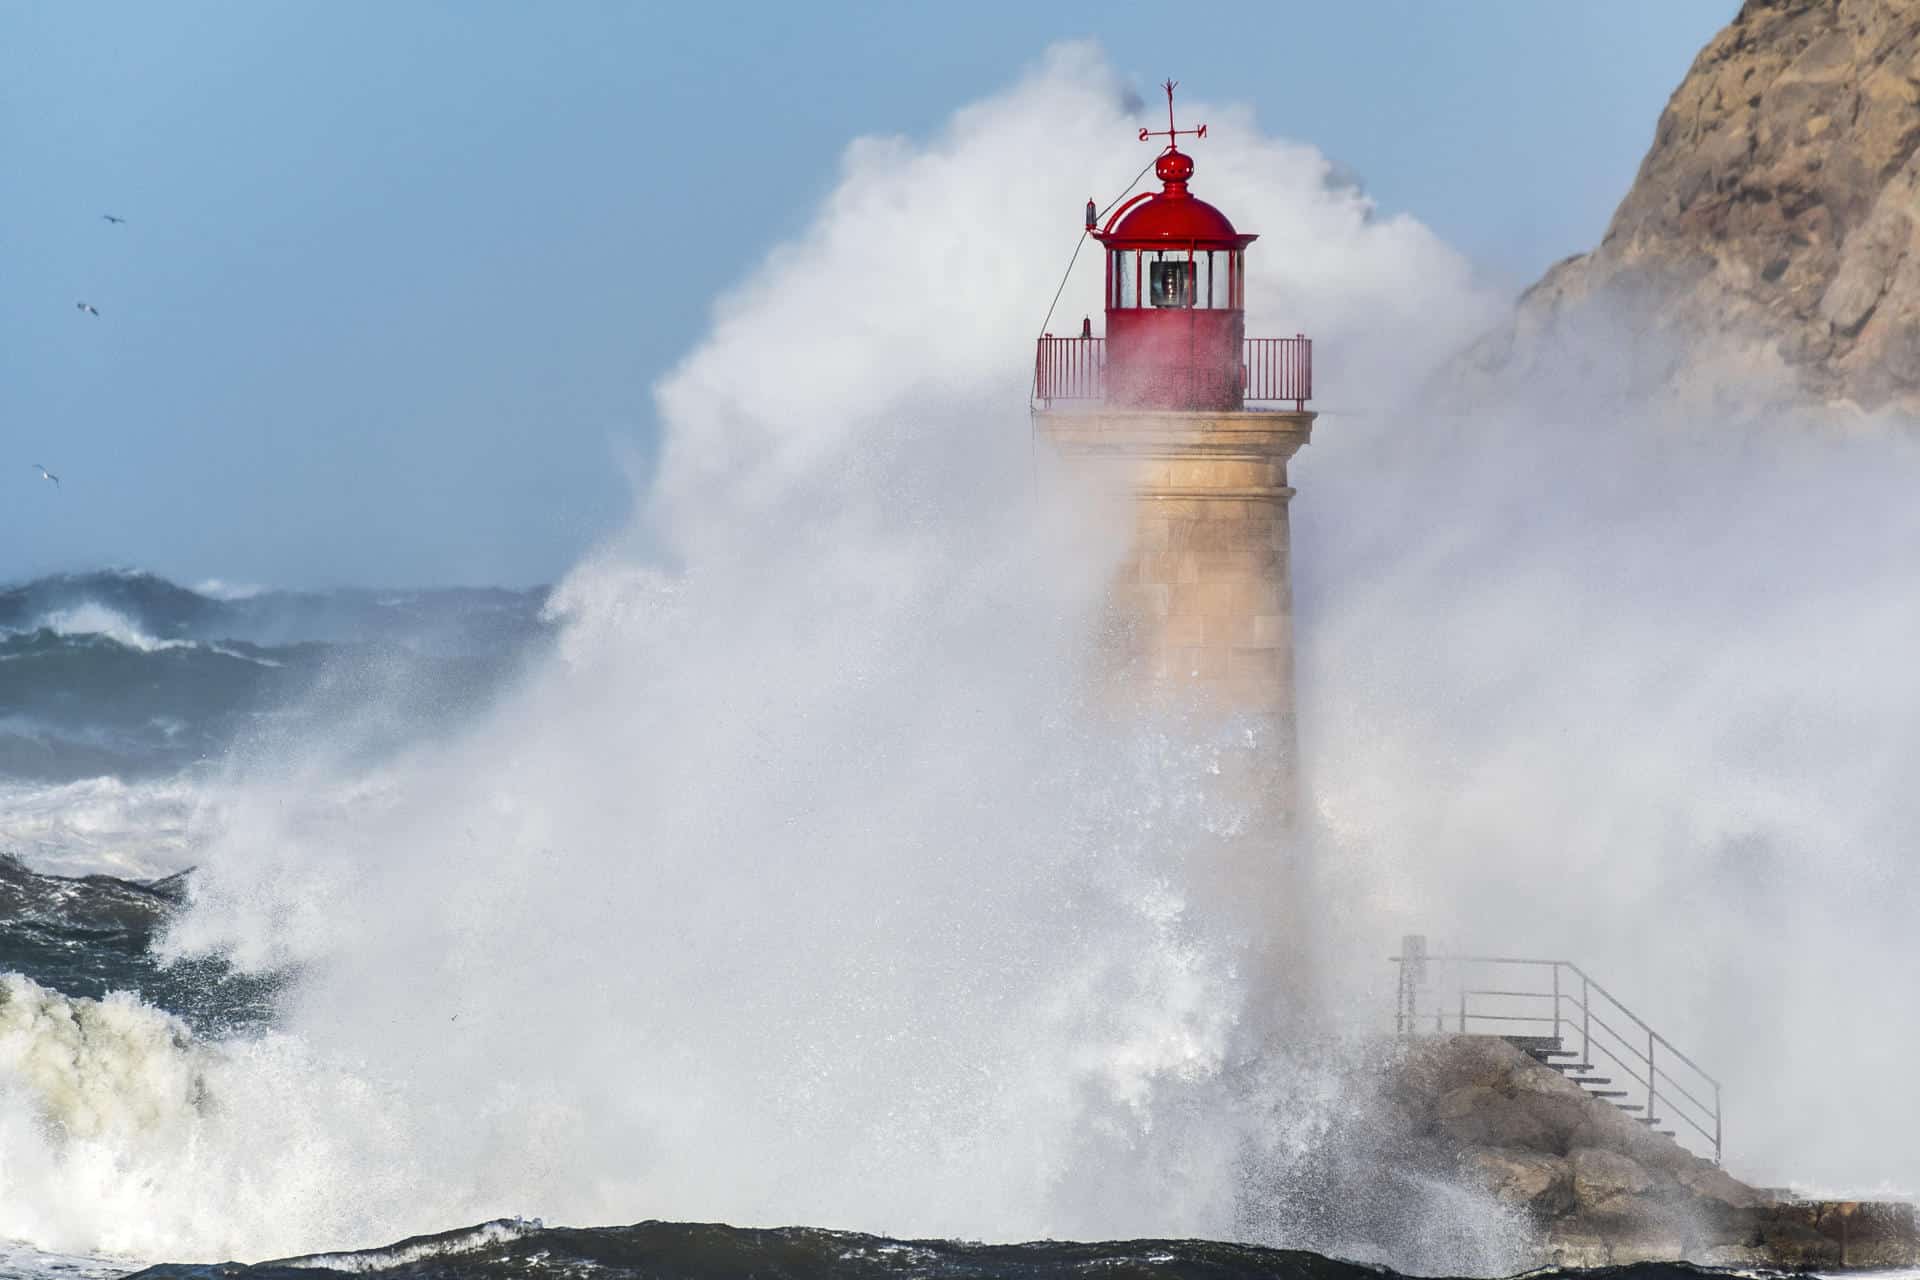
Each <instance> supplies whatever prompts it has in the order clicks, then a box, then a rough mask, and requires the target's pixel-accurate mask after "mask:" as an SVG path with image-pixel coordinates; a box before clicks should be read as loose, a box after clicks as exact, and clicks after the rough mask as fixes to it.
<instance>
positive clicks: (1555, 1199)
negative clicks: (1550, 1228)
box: [1460, 1147, 1573, 1217]
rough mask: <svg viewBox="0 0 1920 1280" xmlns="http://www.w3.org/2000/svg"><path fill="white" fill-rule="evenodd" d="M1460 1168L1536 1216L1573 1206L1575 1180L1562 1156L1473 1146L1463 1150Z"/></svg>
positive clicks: (1559, 1211) (1497, 1197) (1502, 1199)
mask: <svg viewBox="0 0 1920 1280" xmlns="http://www.w3.org/2000/svg"><path fill="white" fill-rule="evenodd" d="M1460 1171H1461V1172H1462V1173H1463V1174H1464V1175H1466V1176H1467V1177H1468V1178H1469V1179H1470V1180H1472V1181H1473V1182H1475V1183H1477V1184H1478V1185H1480V1186H1482V1187H1484V1188H1486V1190H1488V1191H1490V1192H1492V1193H1493V1196H1494V1198H1495V1199H1497V1200H1500V1201H1502V1202H1504V1203H1506V1204H1510V1205H1514V1206H1516V1207H1519V1208H1523V1209H1526V1210H1527V1211H1528V1212H1529V1213H1532V1214H1533V1215H1534V1216H1535V1217H1548V1216H1552V1215H1554V1214H1559V1213H1564V1212H1566V1210H1568V1209H1570V1208H1572V1207H1573V1179H1572V1176H1571V1172H1570V1171H1569V1169H1568V1167H1567V1162H1566V1161H1565V1160H1564V1159H1562V1158H1560V1157H1559V1156H1549V1155H1539V1154H1536V1153H1533V1152H1528V1151H1503V1150H1499V1149H1496V1148H1492V1147H1472V1148H1469V1149H1467V1150H1465V1151H1462V1152H1461V1153H1460Z"/></svg>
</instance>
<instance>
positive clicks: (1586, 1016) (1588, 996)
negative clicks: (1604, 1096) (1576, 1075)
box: [1580, 973, 1593, 1062]
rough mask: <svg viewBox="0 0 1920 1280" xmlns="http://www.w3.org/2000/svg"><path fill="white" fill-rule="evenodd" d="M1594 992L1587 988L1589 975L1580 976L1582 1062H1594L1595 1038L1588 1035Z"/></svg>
mask: <svg viewBox="0 0 1920 1280" xmlns="http://www.w3.org/2000/svg"><path fill="white" fill-rule="evenodd" d="M1592 1009H1593V992H1592V991H1590V990H1589V989H1588V987H1587V975H1586V974H1585V973H1582V974H1581V975H1580V1061H1582V1062H1592V1061H1593V1037H1592V1036H1591V1035H1589V1034H1588V1030H1587V1028H1588V1022H1589V1020H1590V1019H1591V1017H1592V1014H1591V1010H1592Z"/></svg>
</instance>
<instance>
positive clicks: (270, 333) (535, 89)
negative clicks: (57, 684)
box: [0, 0, 1736, 586]
mask: <svg viewBox="0 0 1920 1280" xmlns="http://www.w3.org/2000/svg"><path fill="white" fill-rule="evenodd" d="M1735 7H1736V5H1735V4H1734V3H1733V0H1711V2H1709V0H1612V2H1611V3H1609V4H1606V5H1585V4H1575V3H1572V2H1571V0H1565V2H1562V0H1474V2H1472V3H1456V4H1440V3H1434V2H1431V0H1429V2H1424V3H1420V2H1415V0H1374V2H1372V3H1362V2H1359V0H1356V3H1353V4H1349V5H1344V6H1334V5H1326V4H1312V5H1309V4H1301V3H1292V2H1290V0H1265V2H1264V3H1249V4H1233V3H1219V4H1213V5H1209V6H1205V7H1204V21H1202V20H1201V18H1199V17H1196V16H1194V12H1195V7H1191V6H1178V7H1170V6H1167V5H1164V4H1163V5H1147V4H1141V3H1128V2H1125V0H1110V2H1109V3H1104V4H1101V5H1097V6H1095V5H1073V4H1050V5H1031V4H1012V3H998V2H994V0H988V2H985V3H974V4H969V5H964V6H958V5H942V6H932V5H919V4H895V5H879V4H872V5H839V4H824V3H816V4H810V5H805V6H777V7H776V6H758V5H756V6H747V5H728V4H709V5H694V6H689V5H672V6H666V5H661V6H654V5H642V4H637V3H611V2H602V3H589V2H586V0H573V2H570V3H565V4H560V3H555V4H545V5H529V4H523V3H494V2H490V0H460V2H458V3H454V2H452V0H446V2H443V3H426V2H424V0H417V2H414V3H409V4H405V5H392V4H387V3H371V2H368V3H356V2H348V0H333V2H332V3H327V4H301V5H267V4H246V3H240V2H239V0H231V2H229V3H201V4H195V3H186V2H178V3H169V4H166V5H155V4H150V3H124V4H104V3H100V4H96V3H80V2H77V0H76V2H73V3H55V2H54V0H45V2H44V3H37V4H36V3H22V4H14V5H9V6H6V7H5V8H0V157H4V163H3V164H0V581H4V580H15V579H19V578H23V577H26V576H30V575H34V574H38V573H43V572H48V571H54V570H63V569H83V568H89V567H95V566H99V565H104V564H111V565H128V566H135V567H143V568H150V569H153V570H155V571H158V572H161V573H165V574H167V575H168V576H170V577H174V578H177V579H180V580H182V581H187V582H195V581H199V580H201V579H205V578H210V577H219V578H222V579H226V580H228V581H236V582H253V583H268V584H274V585H284V586H325V585H332V584H345V583H362V584H370V585H433V584H445V583H469V584H479V583H502V584H527V583H533V582H538V581H546V580H551V579H552V578H553V577H555V576H556V575H558V574H560V573H562V572H563V571H564V570H565V569H566V568H567V567H568V566H569V565H570V564H571V563H572V562H573V561H574V560H575V559H576V558H577V557H578V556H579V555H580V553H581V552H582V551H583V550H585V549H586V548H587V547H588V546H590V545H591V544H592V542H593V541H594V540H595V539H596V538H597V537H598V536H600V535H602V534H603V533H605V532H607V531H609V530H610V529H612V528H614V527H615V526H617V525H618V524H619V523H620V521H621V520H622V519H623V518H624V516H625V515H626V513H627V511H628V509H629V508H630V506H631V493H632V484H631V481H630V479H629V472H630V469H631V468H632V467H634V466H644V465H645V459H646V458H647V456H648V453H649V449H650V445H651V441H652V435H653V430H654V427H653V416H652V406H651V403H650V399H649V394H648V389H649V387H650V386H651V385H652V383H653V382H654V380H655V379H656V378H658V377H659V375H660V374H661V373H662V372H663V371H664V370H665V369H666V368H668V367H669V366H670V365H671V364H672V363H673V362H674V361H675V360H676V359H677V358H678V357H679V356H680V355H682V354H683V353H684V352H685V351H686V350H687V349H688V348H689V347H690V346H691V345H692V344H693V343H694V342H695V341H697V340H698V338H699V337H700V335H701V333H702V332H703V329H704V327H705V322H706V318H707V315H708V310H709V308H710V306H711V304H712V301H713V299H714V298H715V296H716V294H718V293H719V292H721V291H723V290H724V289H726V288H727V287H728V286H729V285H731V284H733V283H735V282H737V281H739V280H740V279H741V278H742V277H743V276H744V275H746V274H747V273H748V272H749V271H750V270H752V268H753V267H754V266H755V265H756V264H757V263H758V262H759V260H760V259H761V257H762V256H763V255H764V254H765V253H766V251H767V250H768V249H769V248H770V247H771V246H773V245H774V244H776V243H778V242H780V241H781V240H783V239H786V238H788V237H791V236H792V235H794V234H795V233H796V232H797V231H799V230H800V229H801V228H802V227H803V226H804V225H805V224H806V222H807V221H808V219H809V217H810V216H811V214H812V212H813V211H814V209H815V207H816V205H817V203H818V201H819V199H820V198H821V197H822V196H823V195H824V194H825V193H826V192H827V191H828V190H829V189H830V187H831V185H832V182H833V180H834V177H835V175H836V172H837V162H838V157H839V154H840V152H841V150H842V148H843V147H844V146H845V145H846V143H847V142H848V141H849V140H850V139H852V138H853V137H855V136H858V135H860V134H873V133H879V134H890V133H900V134H907V135H912V136H920V135H924V134H927V133H929V132H930V131H932V130H935V129H937V128H938V127H939V126H940V125H941V124H942V123H943V122H944V121H945V120H946V119H947V117H948V116H949V115H950V114H951V113H952V111H953V110H954V109H955V108H957V107H959V106H962V105H964V104H966V103H968V102H970V101H973V100H975V99H977V98H980V97H982V96H984V95H986V94H989V93H991V92H993V91H995V90H996V89H999V88H1001V87H1003V86H1005V85H1006V84H1007V83H1009V82H1010V81H1012V80H1013V79H1014V78H1016V77H1017V76H1018V75H1019V74H1020V72H1021V70H1022V69H1023V68H1024V67H1026V66H1028V65H1030V64H1031V63H1033V62H1034V61H1035V60H1036V59H1037V58H1038V57H1039V56H1040V54H1041V53H1042V51H1043V50H1044V49H1045V48H1046V47H1047V46H1048V45H1049V44H1050V43H1052V42H1054V41H1057V40H1062V39H1075V38H1087V37H1091V38H1093V39H1096V40H1098V41H1099V42H1101V44H1102V45H1103V46H1104V47H1105V48H1106V50H1107V52H1108V55H1109V56H1110V58H1111V59H1112V61H1113V63H1114V65H1115V66H1117V67H1119V68H1121V69H1122V70H1123V71H1125V72H1127V73H1128V74H1130V75H1132V76H1134V77H1135V78H1136V79H1137V81H1138V82H1139V84H1140V86H1141V88H1142V89H1143V90H1149V89H1150V88H1151V86H1152V85H1153V84H1154V83H1156V82H1157V81H1158V80H1159V79H1160V78H1161V77H1163V76H1165V75H1169V74H1170V75H1173V76H1175V77H1176V78H1179V79H1181V80H1183V81H1184V82H1185V84H1186V85H1187V86H1188V87H1189V88H1190V89H1192V90H1194V91H1195V92H1196V93H1199V94H1202V95H1204V96H1205V97H1206V98H1207V99H1209V100H1210V101H1214V102H1225V101H1244V102H1249V103H1252V104H1253V105H1254V106H1255V108H1256V110H1257V113H1258V116H1259V120H1260V123H1261V126H1262V127H1263V128H1264V129H1265V130H1267V131H1269V132H1272V133H1276V134H1283V135H1286V136H1291V137H1296V138H1299V139H1302V140H1304V141H1308V142H1311V143H1313V144H1315V145H1316V146H1318V147H1320V148H1321V149H1322V150H1323V151H1325V152H1326V153H1327V154H1328V155H1329V156H1331V157H1332V158H1333V159H1334V160H1336V161H1337V162H1338V163H1340V164H1341V165H1343V166H1344V167H1345V168H1346V169H1347V170H1349V171H1351V172H1352V173H1353V174H1355V175H1357V177H1358V178H1359V180H1360V181H1361V182H1362V183H1363V185H1364V186H1365V187H1366V189H1367V190H1368V191H1369V192H1370V193H1371V194H1372V195H1373V197H1374V198H1375V199H1376V200H1378V202H1379V203H1380V206H1381V208H1382V209H1383V210H1384V211H1386V212H1406V213H1410V214H1412V215H1413V216H1415V217H1418V218H1419V219H1421V220H1422V221H1424V222H1426V223H1427V224H1428V225H1430V226H1431V227H1433V228H1434V229H1435V230H1436V231H1437V232H1438V233H1439V234H1440V235H1441V236H1442V237H1444V238H1445V239H1447V240H1448V241H1449V242H1451V243H1452V244H1454V245H1455V246H1456V247H1458V248H1459V249H1460V250H1461V251H1462V252H1464V253H1466V254H1467V255H1468V256H1469V257H1470V258H1472V260H1473V261H1474V262H1475V264H1476V266H1477V267H1478V269H1479V270H1480V271H1481V272H1482V273H1483V274H1484V275H1485V276H1486V277H1487V278H1489V279H1491V280H1494V281H1497V282H1499V283H1500V284H1502V285H1503V286H1505V287H1508V288H1511V289H1516V290H1517V289H1518V288H1519V287H1522V286H1523V285H1524V284H1525V283H1527V282H1528V281H1530V280H1531V279H1532V278H1533V277H1534V276H1536V275H1537V274H1538V273H1539V272H1540V270H1541V269H1542V268H1544V267H1545V266H1546V265H1547V264H1549V263H1550V262H1552V261H1553V260H1555V259H1556V258H1559V257H1561V256H1563V255H1564V254H1567V253H1571V252H1575V251H1578V250H1580V249H1584V248H1587V247H1590V246H1591V245H1592V244H1593V242H1594V241H1595V240H1596V239H1597V238H1598V236H1599V234H1600V232H1601V230H1602V229H1603V228H1604V226H1605V224H1606V220H1607V218H1608V216H1609V215H1610V214H1611V212H1612V210H1613V207H1614V205H1615V203H1617V201H1618V200H1619V198H1620V196H1621V195H1622V194H1623V193H1624V191H1625V189H1626V186H1627V184H1628V182H1630V181H1631V179H1632V176H1633V172H1634V170H1635V168H1636V166H1637V165H1638V163H1639V160H1640V157H1641V155H1642V154H1643V153H1644V151H1645V149H1646V146H1647V143H1648V142H1649V140H1650V139H1651V136H1652V131H1653V125H1654V121H1655V119H1656V118H1657V116H1658V114H1659V111H1660V108H1661V106H1662V105H1663V104H1664V102H1665V101H1666V98H1667V95H1668V94H1669V93H1670V92H1671V90H1672V88H1673V86H1674V85H1675V84H1676V83H1677V82H1678V80H1679V78H1680V76H1681V75H1682V74H1683V73H1684V72H1685V70H1686V68H1687V65H1688V64H1689V62H1690V61H1691V60H1692V58H1693V56H1694V54H1695V53H1696V52H1697V50H1698V48H1699V46H1700V45H1701V44H1703V43H1704V42H1705V41H1706V40H1707V39H1708V38H1709V37H1710V36H1711V35H1712V34H1713V32H1714V31H1715V30H1717V29H1718V28H1719V27H1720V26H1721V25H1722V24H1723V23H1724V22H1725V21H1727V20H1728V19H1729V18H1730V17H1731V16H1732V13H1733V11H1734V9H1735ZM1176 14H1177V15H1180V16H1178V17H1177V19H1176V18H1174V17H1172V16H1171V15H1176ZM1130 141H1131V140H1130V139H1118V140H1116V150H1117V151H1118V152H1120V153H1124V155H1125V156H1126V157H1128V158H1129V159H1130V158H1131V157H1132V155H1133V151H1132V149H1130V147H1129V146H1128V143H1130ZM1090 167H1094V168H1100V167H1102V166H1098V165H1094V166H1090ZM1105 167H1107V168H1110V167H1111V166H1105ZM1009 180H1016V181H1017V174H1012V175H1010V177H1009ZM103 213H114V214H117V215H121V216H124V217H125V218H126V219H127V222H126V224H125V225H123V226H114V225H110V224H108V223H106V222H104V221H102V220H101V217H100V215H101V214H103ZM1076 217H1077V210H1068V211H1065V212H1064V213H1063V219H1064V220H1065V222H1066V223H1067V224H1068V225H1069V227H1070V226H1071V224H1072V222H1073V220H1074V219H1075V218H1076ZM1051 286H1052V281H1044V282H1041V281H1037V282H1036V285H1035V287H1036V291H1037V292H1038V293H1040V294H1043V295H1044V294H1046V293H1050V292H1051ZM81 299H85V300H87V301H89V302H91V303H93V304H94V305H95V306H97V307H98V308H99V310H100V313H101V314H100V316H99V317H98V318H95V317H91V316H86V315H83V314H81V313H80V312H78V311H77V310H76V309H75V307H74V303H75V302H76V301H78V300H81ZM1028 337H1029V335H1026V334H1009V335H1008V340H1009V342H1010V343H1014V344H1018V345H1024V343H1025V342H1026V341H1027V339H1028ZM35 462H44V463H45V464H46V465H48V466H49V467H51V468H53V469H54V470H55V471H57V472H59V473H61V475H62V477H63V486H62V488H61V489H60V490H59V491H58V492H57V493H56V492H54V491H53V489H52V486H50V485H46V484H44V483H43V482H42V481H40V480H39V479H38V477H37V476H36V475H35V474H34V472H33V471H32V470H31V467H30V464H31V463H35Z"/></svg>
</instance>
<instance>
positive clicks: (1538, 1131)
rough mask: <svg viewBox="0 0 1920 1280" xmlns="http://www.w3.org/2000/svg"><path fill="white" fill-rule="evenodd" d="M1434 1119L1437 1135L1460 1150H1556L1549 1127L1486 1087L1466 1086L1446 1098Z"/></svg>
mask: <svg viewBox="0 0 1920 1280" xmlns="http://www.w3.org/2000/svg"><path fill="white" fill-rule="evenodd" d="M1434 1116H1435V1120H1436V1121H1437V1125H1436V1127H1437V1128H1438V1130H1439V1131H1440V1133H1441V1134H1442V1135H1444V1136H1445V1137H1447V1138H1448V1139H1450V1140H1451V1141H1453V1142H1455V1143H1458V1144H1459V1145H1460V1146H1462V1147H1509V1148H1513V1149H1515V1150H1519V1151H1534V1152H1546V1153H1553V1152H1556V1151H1557V1150H1558V1143H1557V1141H1556V1138H1557V1135H1556V1134H1555V1132H1554V1130H1553V1128H1552V1126H1551V1125H1549V1124H1548V1123H1547V1122H1546V1121H1545V1120H1543V1119H1542V1118H1541V1117H1539V1116H1537V1115H1535V1114H1534V1113H1533V1111H1532V1110H1531V1109H1529V1108H1528V1107H1527V1106H1526V1104H1525V1103H1524V1102H1516V1101H1515V1100H1514V1099H1513V1098H1512V1097H1509V1096H1508V1095H1507V1094H1504V1093H1501V1092H1499V1091H1498V1090H1495V1089H1491V1088H1488V1087H1487V1086H1486V1085H1478V1084H1475V1085H1467V1086H1465V1087H1464V1088H1460V1089H1455V1090H1453V1091H1452V1092H1451V1093H1448V1094H1446V1095H1445V1096H1443V1097H1442V1098H1441V1099H1440V1102H1439V1105H1438V1106H1437V1107H1436V1108H1435V1110H1434Z"/></svg>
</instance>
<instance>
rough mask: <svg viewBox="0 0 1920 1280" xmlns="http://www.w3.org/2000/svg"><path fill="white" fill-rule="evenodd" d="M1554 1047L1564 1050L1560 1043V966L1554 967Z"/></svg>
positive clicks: (1555, 965)
mask: <svg viewBox="0 0 1920 1280" xmlns="http://www.w3.org/2000/svg"><path fill="white" fill-rule="evenodd" d="M1553 1047H1554V1048H1556V1049H1559V1048H1563V1047H1564V1046H1562V1045H1561V1043H1560V965H1559V962H1558V961H1556V962H1555V963H1554V966H1553Z"/></svg>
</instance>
